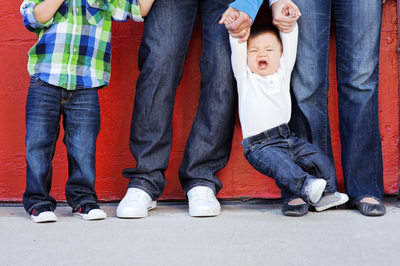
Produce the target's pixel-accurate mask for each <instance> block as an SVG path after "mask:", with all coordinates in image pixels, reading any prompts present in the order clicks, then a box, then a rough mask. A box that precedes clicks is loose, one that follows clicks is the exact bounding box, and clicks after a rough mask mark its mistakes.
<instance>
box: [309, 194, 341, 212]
mask: <svg viewBox="0 0 400 266" xmlns="http://www.w3.org/2000/svg"><path fill="white" fill-rule="evenodd" d="M348 200H349V196H347V195H346V194H344V193H339V192H334V193H331V194H328V195H324V196H322V197H321V199H320V200H319V201H318V202H317V204H315V205H314V207H315V210H316V211H317V212H320V211H323V210H326V209H329V208H332V207H335V206H339V205H342V204H344V203H346V202H347V201H348Z"/></svg>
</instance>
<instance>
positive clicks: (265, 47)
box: [247, 33, 282, 76]
mask: <svg viewBox="0 0 400 266" xmlns="http://www.w3.org/2000/svg"><path fill="white" fill-rule="evenodd" d="M281 56H282V47H281V44H280V42H279V40H278V38H277V37H276V36H275V35H274V34H272V33H263V34H260V35H258V36H257V37H255V38H251V39H250V40H249V41H248V43H247V65H248V66H249V68H250V70H251V72H253V73H255V74H258V75H260V76H268V75H272V74H274V73H275V72H276V71H278V68H279V66H280V59H281Z"/></svg>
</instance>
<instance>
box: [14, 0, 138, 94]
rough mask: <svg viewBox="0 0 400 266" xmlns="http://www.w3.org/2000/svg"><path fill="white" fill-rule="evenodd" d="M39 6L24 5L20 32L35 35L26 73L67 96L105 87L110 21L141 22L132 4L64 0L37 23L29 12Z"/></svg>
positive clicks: (29, 0)
mask: <svg viewBox="0 0 400 266" xmlns="http://www.w3.org/2000/svg"><path fill="white" fill-rule="evenodd" d="M40 2H43V0H25V1H24V2H23V3H22V5H21V9H20V10H21V14H22V17H23V21H24V25H25V27H26V28H27V29H28V30H30V31H32V32H35V33H37V34H38V42H37V43H36V44H35V45H34V46H33V47H32V48H31V49H30V50H29V54H28V55H29V61H28V71H29V75H31V76H35V77H37V78H39V79H41V80H43V81H45V82H47V83H49V84H52V85H55V86H59V87H62V88H65V89H68V90H75V89H84V88H97V87H104V86H107V85H108V82H109V80H110V72H111V47H110V42H111V20H112V19H113V20H116V21H125V20H126V19H128V18H130V19H133V20H135V21H143V19H142V17H141V15H140V7H139V2H138V0H65V1H64V2H63V3H62V5H61V6H60V8H59V9H58V10H57V12H56V14H55V15H54V16H53V18H52V19H51V20H50V21H48V22H47V23H45V24H41V23H39V22H38V21H37V20H36V18H35V16H34V14H33V8H34V7H35V6H36V5H37V4H39V3H40Z"/></svg>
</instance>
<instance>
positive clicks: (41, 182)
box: [23, 77, 100, 213]
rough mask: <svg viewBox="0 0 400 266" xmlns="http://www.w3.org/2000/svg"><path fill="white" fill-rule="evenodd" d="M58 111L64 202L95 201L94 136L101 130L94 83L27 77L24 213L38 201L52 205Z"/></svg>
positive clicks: (79, 204)
mask: <svg viewBox="0 0 400 266" xmlns="http://www.w3.org/2000/svg"><path fill="white" fill-rule="evenodd" d="M61 117H62V118H63V126H64V132H65V134H64V144H65V146H66V148H67V155H68V175H69V178H68V181H67V184H66V186H65V196H66V199H67V202H68V204H69V205H70V206H71V207H72V208H74V209H78V208H79V207H80V206H81V205H82V204H84V203H89V202H97V195H96V192H95V188H94V185H95V175H96V169H95V166H96V161H95V159H96V139H97V135H98V133H99V131H100V105H99V98H98V93H97V89H82V90H75V91H68V90H65V89H63V88H60V87H57V86H53V85H50V84H48V83H46V82H44V81H41V80H39V79H37V78H35V77H31V83H30V87H29V92H28V98H27V102H26V140H25V142H26V162H27V170H26V190H25V193H24V196H23V203H24V207H25V209H26V211H27V212H28V213H31V212H32V211H33V209H35V208H39V207H43V206H51V207H52V208H53V209H55V207H56V201H55V199H54V198H53V197H51V196H50V195H49V193H50V188H51V180H52V159H53V156H54V150H55V147H56V142H57V139H58V135H59V132H60V119H61Z"/></svg>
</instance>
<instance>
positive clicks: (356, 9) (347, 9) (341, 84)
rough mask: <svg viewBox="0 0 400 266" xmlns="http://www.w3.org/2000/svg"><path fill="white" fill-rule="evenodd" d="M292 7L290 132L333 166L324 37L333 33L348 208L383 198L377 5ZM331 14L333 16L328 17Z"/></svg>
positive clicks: (344, 0) (308, 2)
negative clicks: (297, 13)
mask: <svg viewBox="0 0 400 266" xmlns="http://www.w3.org/2000/svg"><path fill="white" fill-rule="evenodd" d="M294 2H295V3H296V4H297V5H298V6H299V8H300V10H301V13H302V16H301V17H300V18H299V20H298V25H299V44H298V50H297V62H296V65H295V68H294V70H293V74H292V90H293V94H294V102H295V103H294V108H293V114H292V121H291V127H292V129H293V131H294V132H295V133H296V135H298V136H300V137H302V138H304V139H307V140H308V141H310V142H311V143H314V144H316V145H318V146H319V147H320V149H321V150H322V151H323V152H325V153H326V154H327V155H328V157H329V158H330V159H331V161H332V162H333V155H332V147H331V136H330V128H329V117H328V90H329V76H328V75H329V62H328V58H329V38H330V25H331V19H333V20H334V25H335V32H336V70H337V81H338V87H337V89H338V95H339V96H338V101H339V128H340V140H341V157H342V167H343V175H344V182H345V187H346V192H347V194H348V195H349V197H350V201H351V202H350V204H354V202H357V201H358V200H360V199H361V198H364V197H373V198H376V199H378V200H380V199H381V198H382V195H383V170H382V150H381V138H380V132H379V124H378V81H379V45H380V30H381V19H382V2H381V0H335V1H327V0H305V1H297V0H294ZM332 12H333V17H331V13H332Z"/></svg>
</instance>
